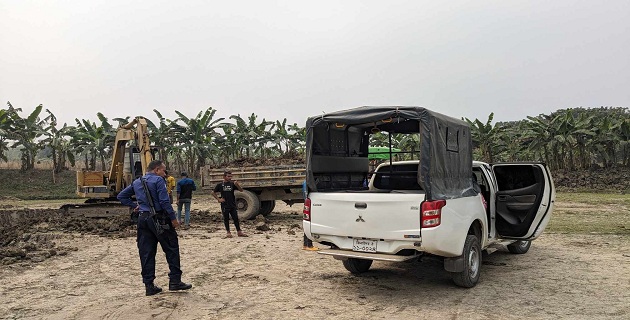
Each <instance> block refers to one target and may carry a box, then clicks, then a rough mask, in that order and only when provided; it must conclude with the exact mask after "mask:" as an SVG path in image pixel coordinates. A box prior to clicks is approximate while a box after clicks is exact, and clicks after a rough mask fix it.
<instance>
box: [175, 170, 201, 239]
mask: <svg viewBox="0 0 630 320" xmlns="http://www.w3.org/2000/svg"><path fill="white" fill-rule="evenodd" d="M181 176H182V178H181V179H180V180H179V181H177V220H179V222H180V223H181V222H182V206H183V207H184V211H185V214H184V229H188V228H189V227H190V203H191V202H192V193H193V191H195V190H197V185H196V184H195V180H193V179H191V178H188V174H187V173H186V172H182V174H181Z"/></svg>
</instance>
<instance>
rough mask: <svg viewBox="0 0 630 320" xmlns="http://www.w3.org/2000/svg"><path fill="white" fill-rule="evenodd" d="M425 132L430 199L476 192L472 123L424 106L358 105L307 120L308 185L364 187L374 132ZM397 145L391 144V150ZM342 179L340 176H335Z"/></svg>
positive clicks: (421, 175) (424, 170)
mask: <svg viewBox="0 0 630 320" xmlns="http://www.w3.org/2000/svg"><path fill="white" fill-rule="evenodd" d="M379 131H387V132H390V133H419V134H420V145H419V146H418V150H420V162H419V165H418V166H419V167H418V184H420V186H421V187H422V188H423V189H424V190H425V192H426V198H427V199H428V200H436V199H452V198H459V197H464V196H470V195H474V194H476V191H475V190H474V189H473V182H472V139H471V136H470V128H469V126H468V124H467V123H466V122H464V121H462V120H459V119H455V118H452V117H449V116H446V115H443V114H440V113H437V112H434V111H430V110H427V109H425V108H423V107H409V106H379V107H368V106H366V107H358V108H353V109H348V110H342V111H337V112H332V113H326V114H322V115H317V116H313V117H309V118H308V119H307V120H306V183H307V186H308V189H309V190H311V191H317V190H318V184H319V182H321V180H324V179H328V181H330V184H335V183H336V184H337V185H342V180H344V179H345V178H341V179H338V180H335V178H339V176H340V175H344V174H345V175H348V177H347V178H348V179H347V180H348V181H349V183H348V184H347V186H346V188H347V189H353V188H361V187H362V186H363V185H364V184H363V182H362V181H359V182H358V183H357V182H356V181H354V180H353V179H354V178H353V177H352V174H356V175H359V176H360V175H363V176H366V174H367V172H368V170H369V169H368V147H369V137H370V135H371V134H373V133H376V132H379ZM390 147H391V146H390ZM336 175H337V177H335V176H336Z"/></svg>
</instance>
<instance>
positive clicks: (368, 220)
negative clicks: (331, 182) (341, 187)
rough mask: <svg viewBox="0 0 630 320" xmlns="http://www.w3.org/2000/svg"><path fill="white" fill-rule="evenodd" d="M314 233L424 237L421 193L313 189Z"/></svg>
mask: <svg viewBox="0 0 630 320" xmlns="http://www.w3.org/2000/svg"><path fill="white" fill-rule="evenodd" d="M309 198H310V199H311V223H310V226H311V230H310V231H311V234H320V235H334V236H342V237H360V238H367V239H384V240H388V239H389V240H398V239H418V238H420V203H421V202H422V200H423V199H424V194H419V193H412V194H409V193H346V192H343V193H321V192H312V193H310V194H309Z"/></svg>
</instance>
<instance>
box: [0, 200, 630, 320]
mask: <svg viewBox="0 0 630 320" xmlns="http://www.w3.org/2000/svg"><path fill="white" fill-rule="evenodd" d="M574 205H575V208H576V210H578V209H579V210H586V209H584V207H583V206H582V207H580V206H579V205H578V204H573V203H562V202H558V203H557V204H556V207H557V211H558V212H569V213H571V212H573V211H571V210H569V208H573V207H574ZM24 206H25V205H24V204H23V203H21V202H20V201H17V200H15V199H3V200H2V201H1V203H0V278H1V279H2V281H0V318H1V319H298V318H299V319H425V318H426V319H629V318H630V235H628V233H621V234H619V233H618V234H601V233H570V234H565V233H561V232H553V231H550V232H546V233H544V234H543V235H542V236H541V238H539V239H538V240H536V241H535V242H534V243H533V245H532V248H531V249H530V251H529V252H528V253H527V254H525V255H513V254H510V253H508V252H507V250H500V251H498V252H494V253H492V254H490V255H484V260H483V267H482V269H481V280H480V283H479V284H478V285H477V286H476V287H475V288H472V289H462V288H458V287H455V286H454V285H453V284H452V282H451V280H450V277H449V274H448V273H447V272H445V271H444V270H443V268H442V263H441V262H440V261H439V260H437V259H435V258H430V257H427V258H423V259H421V260H420V261H413V262H410V263H403V264H393V263H384V262H375V263H374V264H373V266H372V268H371V269H370V271H369V272H367V273H365V274H364V275H361V276H354V275H351V274H350V273H349V272H347V271H346V270H345V269H344V268H343V266H342V264H341V262H340V261H337V260H334V259H332V258H330V257H326V256H322V255H318V254H317V253H315V252H307V251H303V250H301V249H302V230H301V206H300V205H294V206H293V207H289V206H286V205H284V204H283V203H281V202H278V203H277V206H276V210H274V212H273V213H272V214H271V215H270V216H268V217H267V221H266V223H265V221H262V219H259V220H258V221H247V222H244V223H243V224H244V230H245V231H246V232H247V233H249V235H250V237H248V238H232V239H223V238H222V236H223V234H224V230H223V224H222V221H221V218H220V216H219V208H218V206H217V205H216V204H215V203H214V201H210V198H209V197H208V196H200V197H197V198H196V199H195V200H194V201H193V211H194V212H193V215H192V228H191V229H189V230H180V231H178V232H179V234H180V246H181V254H182V269H183V271H184V275H183V280H184V281H186V282H191V283H192V284H193V285H194V287H193V289H191V290H189V291H187V292H176V293H174V292H168V291H166V292H163V293H161V294H158V295H156V296H151V297H146V296H144V287H143V285H142V282H141V277H140V261H139V258H138V253H137V248H136V240H135V231H134V230H133V226H131V225H130V224H129V223H128V222H127V219H126V217H121V218H119V219H110V220H99V219H91V220H90V219H83V218H68V217H65V216H64V215H63V214H62V213H61V212H60V211H59V210H55V209H53V208H56V207H57V203H53V204H51V205H50V206H48V207H51V208H47V206H46V204H45V203H44V204H32V203H31V204H28V207H29V209H24ZM592 210H593V211H594V213H596V212H597V208H592ZM619 210H622V213H623V214H624V215H626V216H627V215H628V208H627V207H623V208H619ZM263 225H264V226H263ZM257 226H258V227H257ZM265 226H266V227H265ZM620 227H623V228H628V227H629V226H626V225H625V222H624V223H623V225H622V226H620ZM257 228H258V229H257ZM259 229H262V230H265V229H269V230H265V231H262V230H259ZM157 256H158V258H157V266H156V267H157V268H156V269H157V274H156V275H157V279H156V284H157V285H159V286H162V287H164V288H165V289H166V288H167V286H168V277H167V273H168V267H167V264H166V260H165V258H164V255H163V253H162V251H161V250H160V249H158V255H157Z"/></svg>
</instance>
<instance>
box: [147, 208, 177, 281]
mask: <svg viewBox="0 0 630 320" xmlns="http://www.w3.org/2000/svg"><path fill="white" fill-rule="evenodd" d="M169 226H170V228H169V229H166V230H164V232H163V233H162V234H160V235H159V236H158V235H157V231H156V230H155V222H154V221H153V218H152V217H151V216H150V215H148V214H143V213H141V214H140V216H139V217H138V238H137V239H138V251H139V253H140V264H141V265H142V282H144V283H145V284H149V283H153V280H154V279H155V254H156V252H157V244H158V242H159V243H160V246H161V247H162V251H164V254H165V255H166V262H168V267H169V269H170V272H169V273H168V277H169V279H170V282H171V283H179V282H180V281H181V278H182V270H181V269H180V264H179V242H178V241H177V232H176V231H175V229H174V228H173V226H172V225H171V224H170V223H169Z"/></svg>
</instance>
